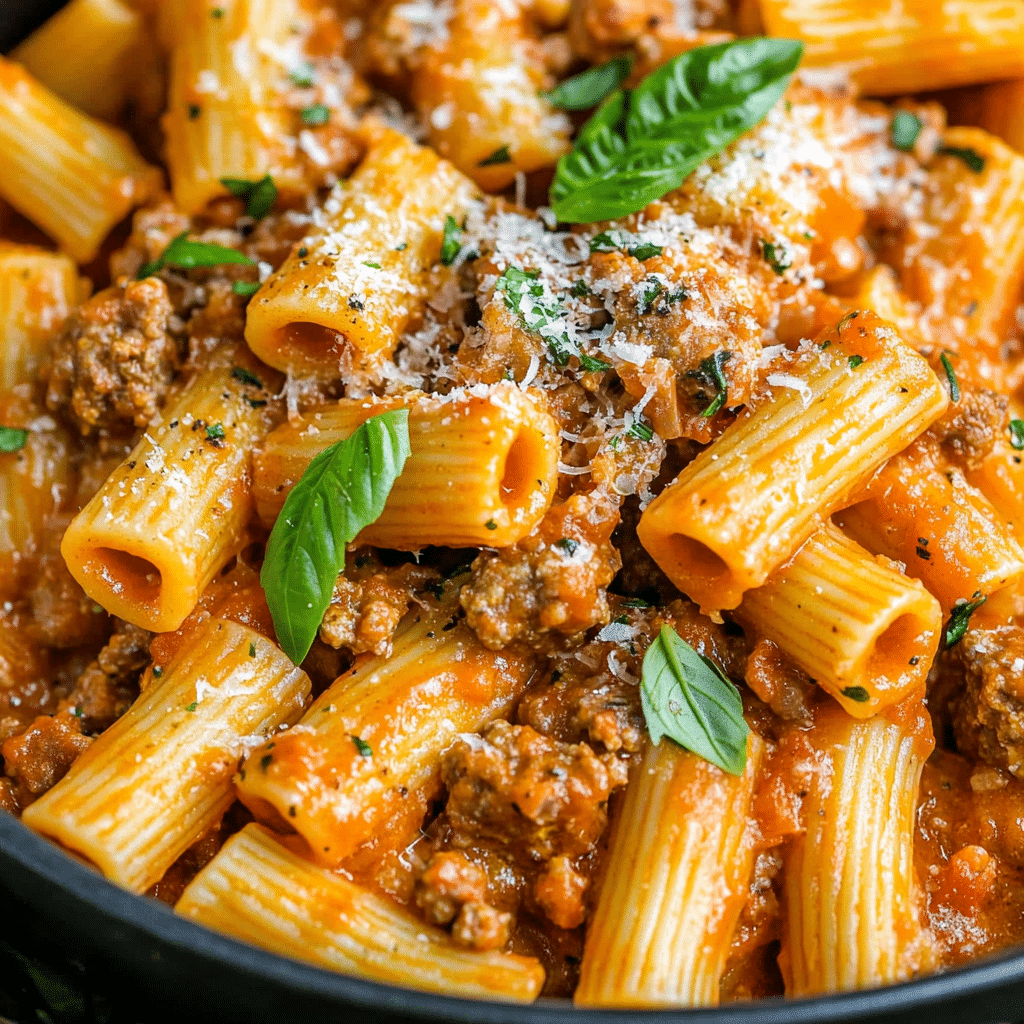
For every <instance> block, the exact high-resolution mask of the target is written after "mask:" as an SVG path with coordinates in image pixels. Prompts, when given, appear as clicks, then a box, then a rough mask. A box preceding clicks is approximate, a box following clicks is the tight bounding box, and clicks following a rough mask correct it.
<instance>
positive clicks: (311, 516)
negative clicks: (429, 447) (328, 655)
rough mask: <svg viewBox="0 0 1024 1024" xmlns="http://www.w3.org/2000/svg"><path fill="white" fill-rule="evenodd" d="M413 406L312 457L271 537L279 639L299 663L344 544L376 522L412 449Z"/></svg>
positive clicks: (265, 578)
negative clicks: (410, 418)
mask: <svg viewBox="0 0 1024 1024" xmlns="http://www.w3.org/2000/svg"><path fill="white" fill-rule="evenodd" d="M408 424H409V410H408V409H396V410H393V411H391V412H385V413H381V415H379V416H374V417H373V418H372V419H369V420H367V421H366V422H365V423H364V424H362V426H360V427H359V428H358V429H357V430H356V431H355V433H354V434H352V436H351V437H349V438H347V439H345V440H344V441H339V442H338V443H337V444H334V445H331V447H330V448H328V449H326V451H323V452H321V453H320V454H319V455H318V456H317V457H316V458H315V459H314V460H313V461H312V462H311V463H310V464H309V467H308V469H307V470H306V472H305V473H303V474H302V479H301V480H299V482H298V483H297V484H296V485H295V487H294V488H293V490H292V492H291V493H290V494H289V495H288V498H287V500H286V501H285V503H284V508H282V509H281V514H280V515H279V516H278V517H277V522H276V523H274V529H273V531H272V532H271V534H270V540H269V541H268V542H267V556H266V559H265V561H264V562H263V569H262V571H261V572H260V583H261V584H262V586H263V589H264V591H265V593H266V595H267V605H268V606H269V608H270V615H271V618H272V619H273V620H274V629H275V630H276V632H277V639H278V642H279V643H280V644H281V648H282V649H283V650H284V652H285V654H287V655H288V657H289V658H291V660H292V661H293V662H294V663H295V664H296V665H298V664H299V663H300V662H301V661H302V659H303V658H305V656H306V654H307V653H308V652H309V648H310V647H311V646H312V643H313V640H314V639H315V637H316V632H317V630H318V629H319V628H320V622H321V621H322V619H323V617H324V612H325V611H326V610H327V606H328V605H329V604H330V603H331V595H332V594H333V592H334V584H335V582H336V581H337V579H338V573H339V572H341V570H342V569H343V568H344V566H345V545H346V544H348V543H349V541H351V540H352V539H353V538H354V537H355V536H356V534H357V533H359V531H360V530H361V529H363V527H364V526H369V524H370V523H373V522H375V521H376V520H377V519H378V518H379V517H380V514H381V512H383V511H384V502H385V501H386V500H387V497H388V494H390V493H391V488H392V486H393V485H394V482H395V480H397V479H398V476H399V474H400V473H401V472H402V467H403V466H404V465H405V460H406V459H407V458H408V457H409V425H408Z"/></svg>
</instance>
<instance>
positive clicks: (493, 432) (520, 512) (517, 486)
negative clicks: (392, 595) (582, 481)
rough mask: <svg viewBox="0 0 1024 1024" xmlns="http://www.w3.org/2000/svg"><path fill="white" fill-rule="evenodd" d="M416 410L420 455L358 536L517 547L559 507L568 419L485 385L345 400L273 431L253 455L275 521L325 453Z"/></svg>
mask: <svg viewBox="0 0 1024 1024" xmlns="http://www.w3.org/2000/svg"><path fill="white" fill-rule="evenodd" d="M403 405H404V406H406V407H408V409H409V447H410V450H411V454H410V455H409V458H408V460H407V461H406V464H405V468H404V469H403V471H402V474H401V476H400V477H399V478H398V480H396V481H395V484H394V486H393V487H392V489H391V493H390V494H389V495H388V499H387V503H386V504H385V506H384V512H383V513H382V515H381V516H380V518H379V519H378V520H377V521H376V522H375V523H372V524H371V525H369V526H367V527H366V528H365V529H364V530H363V531H362V532H361V533H360V534H359V536H358V538H357V539H356V543H358V544H376V545H378V546H380V547H385V548H398V549H400V550H403V551H418V550H419V549H420V548H422V547H426V546H427V545H428V544H441V545H448V546H450V547H463V546H466V545H474V544H475V545H484V544H486V545H488V546H490V547H507V546H508V545H510V544H514V543H515V542H516V541H517V540H520V539H521V538H522V537H525V536H526V535H527V534H528V533H529V532H530V531H531V530H532V529H533V528H534V527H535V526H536V525H537V523H538V522H540V520H541V518H542V517H543V515H544V513H545V512H546V511H547V509H548V507H549V506H550V505H551V500H552V498H553V497H554V494H555V487H556V485H557V481H558V453H559V440H558V424H557V423H556V422H555V421H554V419H553V418H552V417H551V416H550V415H549V414H548V413H547V412H545V411H544V410H543V408H542V406H541V404H540V402H539V401H538V398H537V397H533V396H531V395H530V394H529V393H528V392H524V391H521V390H520V389H519V388H517V387H516V386H515V385H513V384H496V385H492V386H489V387H488V386H487V385H477V386H476V387H474V388H470V389H464V390H457V391H454V392H452V393H451V394H450V395H448V396H446V397H439V396H430V395H425V394H423V393H421V392H413V393H411V394H409V395H407V396H405V397H403V398H402V399H401V400H398V399H394V400H392V399H367V400H365V401H363V400H351V399H350V400H343V401H341V402H338V404H337V405H332V406H324V407H322V408H320V409H317V410H316V411H315V412H312V413H311V414H310V415H309V416H308V417H307V418H306V419H304V420H299V421H297V422H295V423H287V424H283V425H282V426H280V427H278V428H277V429H276V430H274V431H272V432H271V433H270V434H269V435H267V438H266V441H265V442H264V443H263V445H262V446H261V448H260V449H259V451H257V452H256V454H255V456H254V457H253V496H254V498H255V500H256V509H257V511H258V512H259V515H260V517H261V518H262V519H263V521H264V522H265V523H267V524H268V525H269V524H271V523H273V521H274V520H275V519H276V518H277V515H278V513H279V512H280V511H281V507H282V505H283V504H284V501H285V498H286V497H287V495H288V492H289V491H290V490H291V489H292V487H293V486H294V485H295V483H296V482H297V481H298V479H299V478H300V477H301V476H302V474H303V473H304V472H305V470H306V467H307V466H308V465H309V463H310V462H311V461H312V460H313V458H315V457H316V456H317V455H318V454H319V453H320V452H321V451H323V450H324V449H325V448H327V447H329V446H330V445H332V444H336V443H337V442H338V441H341V440H343V439H345V438H347V437H349V436H350V435H351V434H352V432H353V431H354V430H355V429H356V428H357V427H358V426H359V425H360V424H361V423H363V422H364V421H365V420H367V419H369V418H370V417H372V416H377V415H379V414H380V413H382V412H385V411H386V410H388V409H394V408H399V407H401V406H403Z"/></svg>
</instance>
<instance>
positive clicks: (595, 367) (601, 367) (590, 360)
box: [579, 352, 612, 373]
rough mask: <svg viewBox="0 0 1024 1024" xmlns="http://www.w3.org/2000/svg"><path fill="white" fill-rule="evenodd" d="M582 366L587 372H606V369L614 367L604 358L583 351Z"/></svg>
mask: <svg viewBox="0 0 1024 1024" xmlns="http://www.w3.org/2000/svg"><path fill="white" fill-rule="evenodd" d="M579 359H580V366H581V367H582V368H583V369H584V370H586V372H587V373H604V372H605V371H606V370H610V369H611V368H612V364H611V363H606V362H605V361H604V360H603V359H595V358H594V357H593V356H588V355H587V353H586V352H581V353H580V356H579Z"/></svg>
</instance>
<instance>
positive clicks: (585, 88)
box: [541, 53, 633, 110]
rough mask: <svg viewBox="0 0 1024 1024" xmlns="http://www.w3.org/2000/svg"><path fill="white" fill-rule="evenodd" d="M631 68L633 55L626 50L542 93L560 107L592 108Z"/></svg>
mask: <svg viewBox="0 0 1024 1024" xmlns="http://www.w3.org/2000/svg"><path fill="white" fill-rule="evenodd" d="M632 70H633V55H632V54H629V53H624V54H621V55H620V56H618V57H613V58H612V59H611V60H610V61H608V63H607V64H599V65H598V66H597V67H593V68H587V70H586V71H581V72H580V73H579V74H578V75H573V76H572V78H567V79H566V80H565V81H564V82H560V83H559V84H558V85H556V86H555V87H554V89H552V90H551V91H550V92H544V93H541V95H542V96H543V97H544V98H545V99H546V100H547V101H548V103H550V104H551V105H552V106H553V107H558V109H559V110H589V109H590V108H591V107H596V106H597V105H598V103H600V102H601V100H603V99H604V98H605V97H606V96H608V94H609V93H611V92H613V91H614V90H615V89H617V88H618V87H619V86H620V85H621V84H622V83H623V82H624V81H625V80H626V79H627V78H629V73H630V71H632Z"/></svg>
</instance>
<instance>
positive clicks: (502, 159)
mask: <svg viewBox="0 0 1024 1024" xmlns="http://www.w3.org/2000/svg"><path fill="white" fill-rule="evenodd" d="M510 163H512V157H511V156H510V155H509V151H508V146H502V147H501V149H496V150H495V151H494V152H493V153H492V154H491V155H490V156H485V157H484V158H483V160H481V161H480V163H478V164H477V167H493V166H494V165H495V164H510Z"/></svg>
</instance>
